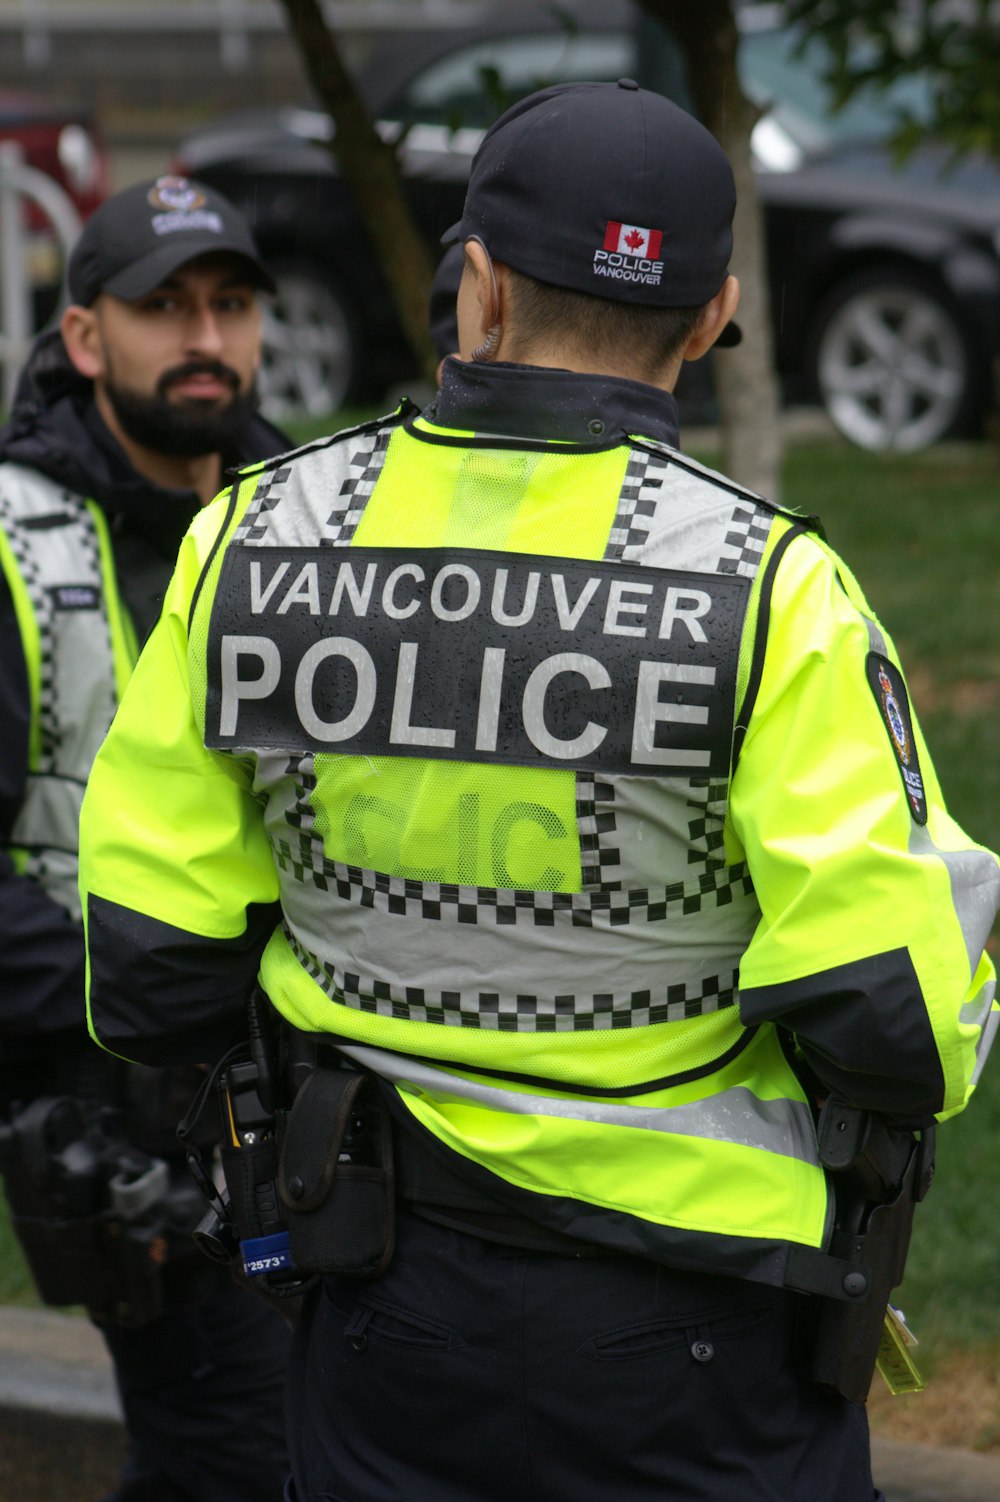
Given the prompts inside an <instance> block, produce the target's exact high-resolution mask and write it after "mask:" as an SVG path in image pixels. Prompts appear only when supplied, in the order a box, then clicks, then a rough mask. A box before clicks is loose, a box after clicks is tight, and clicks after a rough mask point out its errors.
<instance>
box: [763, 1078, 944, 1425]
mask: <svg viewBox="0 0 1000 1502" xmlns="http://www.w3.org/2000/svg"><path fill="white" fill-rule="evenodd" d="M819 1155H820V1161H821V1163H822V1164H823V1167H824V1168H825V1169H826V1170H827V1173H828V1174H829V1175H830V1178H831V1182H832V1184H833V1187H834V1194H835V1199H836V1222H835V1227H834V1232H833V1236H832V1238H831V1241H830V1246H829V1249H828V1251H826V1252H818V1251H815V1250H813V1249H811V1248H809V1247H796V1248H793V1249H792V1252H791V1255H790V1257H789V1262H788V1269H787V1272H786V1277H785V1282H786V1285H787V1286H790V1287H792V1288H797V1289H800V1290H802V1291H804V1292H807V1293H810V1294H814V1295H818V1297H817V1298H814V1299H813V1300H812V1301H811V1307H810V1308H809V1311H808V1318H807V1319H806V1321H805V1323H806V1328H807V1341H808V1344H807V1359H808V1364H809V1370H810V1374H811V1376H812V1377H813V1379H814V1381H816V1382H817V1383H818V1384H819V1385H820V1386H821V1387H823V1388H825V1389H827V1390H828V1391H830V1392H835V1393H839V1394H840V1396H841V1397H844V1398H847V1399H848V1400H849V1401H850V1402H852V1403H864V1401H865V1399H866V1398H867V1396H868V1390H869V1388H870V1386H871V1381H872V1377H873V1375H874V1372H875V1364H876V1361H877V1359H878V1354H879V1343H880V1341H881V1339H882V1329H883V1324H884V1322H885V1317H886V1310H887V1307H888V1303H889V1295H890V1293H891V1292H892V1290H893V1289H894V1288H896V1287H897V1286H898V1285H899V1284H900V1283H901V1282H902V1280H903V1273H904V1270H905V1267H906V1255H907V1252H908V1250H909V1245H910V1234H911V1231H912V1228H913V1213H914V1208H915V1206H916V1205H917V1204H919V1202H920V1201H921V1200H922V1199H923V1197H924V1195H925V1194H926V1193H927V1190H928V1189H929V1187H930V1183H931V1179H932V1178H933V1174H934V1128H933V1127H927V1128H926V1129H924V1131H922V1132H921V1133H920V1135H919V1136H918V1135H917V1134H916V1133H914V1132H912V1131H909V1130H906V1129H903V1128H897V1127H893V1126H891V1125H890V1124H889V1123H887V1122H886V1121H885V1120H884V1118H882V1117H880V1116H878V1115H876V1114H875V1113H874V1112H870V1111H861V1110H857V1109H855V1108H854V1107H851V1106H845V1105H843V1104H842V1103H841V1102H839V1101H836V1100H832V1099H831V1100H828V1101H827V1102H826V1104H825V1105H824V1107H823V1109H822V1111H821V1113H820V1120H819Z"/></svg>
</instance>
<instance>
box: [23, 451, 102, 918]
mask: <svg viewBox="0 0 1000 1502" xmlns="http://www.w3.org/2000/svg"><path fill="white" fill-rule="evenodd" d="M0 527H2V529H3V532H4V535H5V536H6V538H7V541H8V544H9V546H10V550H11V553H12V554H13V557H14V560H15V563H16V569H17V573H18V576H19V578H18V579H17V580H12V581H11V586H12V589H14V588H18V587H20V588H22V589H23V590H24V591H25V592H26V594H27V597H28V599H29V601H30V605H31V612H32V615H33V618H34V621H35V625H36V628H37V631H38V655H37V662H36V663H35V664H34V668H35V674H34V677H35V682H36V685H37V701H36V703H35V704H34V705H33V710H34V715H35V719H36V732H37V745H38V754H37V756H35V757H33V758H32V761H31V765H30V767H29V773H28V781H27V786H26V788H25V796H24V801H23V803H22V806H21V809H20V811H19V813H18V816H17V818H16V820H15V821H14V825H13V828H12V830H11V834H10V849H11V850H12V851H14V852H16V858H17V863H18V869H19V870H21V871H22V872H23V873H24V874H25V875H28V876H31V877H32V878H33V879H34V880H36V881H37V882H39V884H40V885H41V886H43V887H44V888H45V890H46V891H47V892H48V894H49V896H50V897H52V899H53V901H55V902H58V903H59V904H60V905H61V906H62V907H64V908H66V910H67V911H68V912H70V913H71V914H72V916H73V917H75V918H79V917H80V899H79V894H78V891H77V849H78V844H77V826H78V823H79V817H80V804H81V801H82V797H83V788H84V784H85V783H86V780H87V777H88V775H89V773H90V768H91V765H92V763H93V759H94V756H95V755H96V753H97V749H98V747H99V746H100V744H101V741H102V740H103V739H104V737H105V735H106V734H107V731H108V726H109V725H110V724H111V720H112V717H113V715H114V712H115V708H116V698H115V669H114V656H113V652H112V645H111V635H110V628H109V623H108V617H107V605H106V594H105V587H104V579H103V576H102V569H101V558H100V549H99V544H98V537H97V529H96V525H95V522H94V518H93V517H92V515H91V514H90V511H89V510H88V508H87V506H86V504H85V503H84V501H83V500H82V498H81V497H79V496H77V495H73V494H71V493H70V492H68V491H66V490H64V489H63V488H62V487H60V486H57V485H55V484H54V483H53V482H52V481H51V480H48V479H46V478H45V477H44V476H43V475H40V474H38V473H37V472H36V471H34V470H30V469H26V468H24V467H22V466H20V465H14V464H3V465H0ZM27 655H28V650H27V644H26V657H27ZM29 675H30V668H29Z"/></svg>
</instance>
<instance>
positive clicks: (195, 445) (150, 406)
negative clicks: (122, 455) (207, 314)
mask: <svg viewBox="0 0 1000 1502" xmlns="http://www.w3.org/2000/svg"><path fill="white" fill-rule="evenodd" d="M208 370H209V366H208V365H206V363H205V362H197V363H196V362H194V361H189V362H187V363H186V364H185V365H183V366H178V367H176V368H174V369H171V370H168V371H166V372H164V374H163V375H162V376H161V377H160V379H159V380H158V381H157V383H156V390H155V392H154V393H153V394H152V395H151V396H145V395H143V393H142V392H141V391H136V390H134V389H130V388H129V387H128V386H125V385H120V384H119V383H118V382H117V381H116V380H115V378H114V375H113V374H112V373H111V372H109V374H108V376H107V377H106V378H105V382H104V390H105V392H106V394H107V398H108V401H109V402H110V403H111V407H112V409H113V411H114V414H115V416H116V417H117V419H118V421H119V423H120V424H121V426H122V429H123V431H124V432H125V433H127V434H128V436H129V437H130V438H131V439H132V441H133V442H134V443H138V444H140V445H141V446H142V447H143V448H146V449H152V450H153V451H154V452H155V453H162V454H176V455H177V456H178V457H180V458H184V459H194V458H197V457H199V456H200V455H202V454H217V453H226V452H228V451H229V450H230V448H231V447H232V446H233V445H234V444H236V443H237V442H238V440H239V435H240V434H241V433H242V432H243V430H244V429H245V427H246V425H247V423H248V421H249V420H250V418H251V417H252V416H253V414H254V412H255V411H256V410H257V405H258V401H259V394H258V391H257V382H256V379H254V380H252V381H251V383H250V386H249V387H248V388H247V389H246V390H245V391H240V390H239V386H238V382H237V381H236V378H235V375H234V373H233V372H227V370H226V367H225V366H224V365H222V364H221V363H218V364H217V363H214V362H213V363H212V365H211V372H212V373H213V374H214V375H215V376H216V378H217V379H219V380H222V379H226V380H230V381H231V385H232V395H231V396H230V397H229V399H228V400H227V401H225V402H224V403H223V404H222V405H219V404H217V403H216V402H215V401H204V400H199V399H198V398H187V399H184V400H177V399H175V398H174V397H173V396H172V395H171V388H172V387H173V386H174V385H175V384H176V383H177V382H178V381H180V380H181V379H183V378H184V377H186V376H189V375H199V374H204V373H208Z"/></svg>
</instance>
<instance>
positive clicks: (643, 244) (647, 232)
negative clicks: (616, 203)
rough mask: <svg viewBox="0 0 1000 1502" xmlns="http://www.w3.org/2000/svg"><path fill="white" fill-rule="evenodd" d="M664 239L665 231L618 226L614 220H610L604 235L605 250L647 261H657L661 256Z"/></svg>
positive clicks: (633, 225)
mask: <svg viewBox="0 0 1000 1502" xmlns="http://www.w3.org/2000/svg"><path fill="white" fill-rule="evenodd" d="M662 239H663V231H662V230H660V229H643V228H642V226H641V225H639V224H618V223H616V221H615V220H614V219H609V220H608V227H607V230H606V231H605V235H604V249H605V250H612V251H617V252H618V254H619V255H623V256H643V257H644V258H645V259H646V260H650V261H655V260H656V258H657V256H658V255H659V254H660V242H661V241H662Z"/></svg>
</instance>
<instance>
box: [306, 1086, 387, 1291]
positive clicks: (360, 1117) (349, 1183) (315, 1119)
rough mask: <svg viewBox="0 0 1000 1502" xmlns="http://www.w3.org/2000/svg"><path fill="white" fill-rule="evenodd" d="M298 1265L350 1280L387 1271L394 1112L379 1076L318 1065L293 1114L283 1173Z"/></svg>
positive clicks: (308, 1270) (308, 1271) (311, 1270)
mask: <svg viewBox="0 0 1000 1502" xmlns="http://www.w3.org/2000/svg"><path fill="white" fill-rule="evenodd" d="M278 1193H279V1195H280V1197H281V1201H282V1204H283V1206H284V1208H285V1214H286V1216H287V1220H288V1231H289V1240H290V1251H291V1255H292V1261H293V1263H294V1265H295V1267H296V1268H297V1269H298V1270H299V1271H301V1272H307V1273H333V1274H336V1275H337V1276H338V1277H342V1278H373V1277H377V1276H378V1275H379V1273H382V1272H384V1271H385V1269H386V1268H387V1267H388V1266H389V1263H390V1262H391V1260H392V1254H393V1249H394V1246H395V1173H394V1166H393V1147H392V1130H391V1120H390V1116H389V1111H388V1108H387V1106H386V1105H385V1102H384V1101H383V1099H382V1095H381V1092H380V1090H379V1087H378V1084H377V1083H376V1081H375V1080H374V1079H373V1078H372V1076H371V1075H368V1074H364V1073H359V1072H358V1071H356V1070H353V1069H342V1068H318V1069H316V1070H314V1071H313V1072H312V1073H311V1074H310V1075H309V1077H308V1078H307V1079H306V1081H305V1083H304V1084H303V1085H302V1087H301V1088H300V1090H299V1092H298V1094H297V1095H296V1097H295V1103H294V1105H293V1106H292V1109H291V1111H290V1113H289V1116H288V1122H287V1125H286V1128H285V1132H284V1141H283V1144H282V1149H281V1162H280V1166H279V1170H278Z"/></svg>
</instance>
